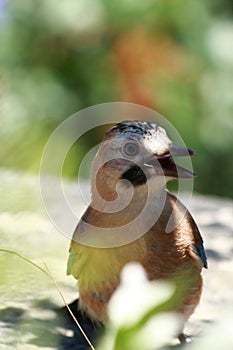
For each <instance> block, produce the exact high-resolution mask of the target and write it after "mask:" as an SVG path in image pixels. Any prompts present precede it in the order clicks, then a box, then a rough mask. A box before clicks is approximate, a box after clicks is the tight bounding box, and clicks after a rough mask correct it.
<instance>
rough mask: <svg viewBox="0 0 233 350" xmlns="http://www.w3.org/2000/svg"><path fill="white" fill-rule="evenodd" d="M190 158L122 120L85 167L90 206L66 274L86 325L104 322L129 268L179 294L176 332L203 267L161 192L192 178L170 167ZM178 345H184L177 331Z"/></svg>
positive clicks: (193, 232) (152, 127)
mask: <svg viewBox="0 0 233 350" xmlns="http://www.w3.org/2000/svg"><path fill="white" fill-rule="evenodd" d="M193 155H195V153H194V152H193V151H191V150H190V149H187V148H186V147H182V146H177V145H175V144H174V143H173V142H172V141H171V140H170V138H169V137H168V135H167V133H166V131H165V129H164V128H162V127H161V126H159V125H157V124H155V123H153V122H146V121H143V120H141V121H140V120H126V121H122V122H120V123H117V124H116V125H114V126H113V127H111V128H110V129H109V130H108V131H107V132H106V134H105V136H104V139H103V141H102V143H101V144H100V146H99V149H98V152H97V154H96V156H95V158H94V160H93V163H92V175H91V190H92V199H91V203H90V205H89V206H88V208H87V209H86V211H85V212H84V214H83V216H82V217H81V219H80V221H79V223H78V224H77V227H76V228H75V230H74V233H73V237H72V240H71V243H70V249H69V258H68V263H67V274H68V275H72V276H74V278H75V279H77V280H78V289H79V303H78V305H79V306H78V307H79V311H80V312H81V313H83V314H85V315H87V317H88V318H89V319H90V320H91V321H93V323H97V324H106V323H107V322H108V315H107V306H108V303H109V300H110V299H111V296H112V295H113V293H114V291H115V290H116V289H117V287H118V286H119V283H120V275H121V271H122V269H123V268H124V266H125V265H126V264H128V263H130V262H137V263H139V264H141V265H142V266H143V268H144V269H145V272H146V275H147V277H148V279H149V280H151V281H153V280H168V281H169V280H170V281H173V282H174V283H176V285H177V286H178V287H180V288H181V289H180V293H181V294H180V295H181V297H180V299H181V300H179V302H178V303H177V305H176V306H175V308H176V310H175V311H176V312H177V313H179V314H180V315H182V318H183V320H184V323H183V324H185V322H186V321H187V320H188V319H189V317H190V316H191V315H192V313H193V312H194V310H195V308H196V306H197V305H198V304H199V301H200V297H201V294H202V288H203V281H202V275H201V271H202V268H207V267H208V265H207V257H206V253H205V249H204V243H203V238H202V236H201V234H200V232H199V229H198V227H197V225H196V223H195V221H194V219H193V218H192V216H191V214H190V212H189V211H188V209H187V208H186V207H185V205H184V204H182V203H181V201H180V200H179V199H178V198H177V197H176V196H175V195H174V194H172V193H171V192H169V191H168V190H167V188H166V184H167V182H168V181H170V180H173V179H179V178H182V179H183V178H186V179H192V178H194V177H195V174H194V173H193V172H191V171H190V170H188V169H185V168H183V167H181V166H180V165H177V164H176V163H175V161H174V157H182V156H193ZM129 193H130V194H131V196H129ZM148 197H149V199H148ZM125 203H126V204H125ZM123 204H125V206H123ZM114 205H115V207H114ZM145 207H146V210H144V211H143V209H144V208H145ZM142 212H143V215H141V213H142ZM140 215H141V216H140ZM139 216H140V220H139V221H138V222H136V221H135V219H137V217H139ZM135 222H136V223H135ZM122 227H126V230H125V231H122V232H121V228H122ZM101 229H103V230H101ZM140 229H141V231H142V232H139V231H140ZM99 231H101V232H100V233H98V232H99ZM112 231H113V234H112ZM144 231H145V232H144ZM119 232H120V233H119ZM98 235H99V236H98ZM97 236H98V237H97ZM109 237H111V239H109ZM178 287H177V288H178ZM178 294H179V293H178ZM178 338H179V340H180V342H181V343H185V342H186V336H185V335H184V334H183V329H182V330H181V332H180V334H179V335H178Z"/></svg>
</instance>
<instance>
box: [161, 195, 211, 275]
mask: <svg viewBox="0 0 233 350" xmlns="http://www.w3.org/2000/svg"><path fill="white" fill-rule="evenodd" d="M167 193H168V200H169V202H170V205H171V207H172V208H174V206H176V207H175V208H176V209H175V211H176V212H180V213H183V215H184V218H183V219H182V223H181V231H182V232H185V233H184V234H186V235H188V236H189V239H190V240H191V242H192V245H191V246H190V251H189V253H190V255H191V257H192V258H194V259H196V260H197V258H198V260H199V261H200V262H201V263H202V265H203V267H205V268H208V263H207V256H206V253H205V249H204V241H203V238H202V236H201V234H200V231H199V229H198V227H197V224H196V222H195V221H194V219H193V217H192V215H191V214H190V212H189V211H188V209H187V208H186V207H185V206H184V205H183V204H182V203H181V201H180V200H179V199H178V198H176V197H175V196H174V195H173V194H172V193H170V192H168V191H167ZM178 216H179V215H178Z"/></svg>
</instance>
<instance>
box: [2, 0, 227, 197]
mask: <svg viewBox="0 0 233 350" xmlns="http://www.w3.org/2000/svg"><path fill="white" fill-rule="evenodd" d="M232 17H233V2H231V1H229V0H195V1H193V0H143V1H139V0H59V1H55V0H33V1H31V0H20V1H15V0H8V1H7V0H5V1H4V0H0V43H1V45H0V79H1V80H0V81H1V85H0V86H1V90H0V92H1V102H0V118H1V119H0V120H1V128H0V137H1V147H0V166H1V167H4V168H14V169H19V170H23V171H27V172H34V173H38V170H39V164H40V159H41V154H42V151H43V148H44V145H45V143H46V141H47V139H48V137H49V136H50V134H51V132H52V131H53V130H54V128H55V127H56V126H57V125H59V123H60V122H61V121H63V120H64V119H66V118H67V117H68V116H70V115H71V114H73V113H75V112H77V111H78V110H80V109H82V108H85V107H88V106H91V105H94V104H98V103H103V102H111V101H126V102H133V103H138V104H142V105H145V106H148V107H151V108H153V109H155V110H157V111H158V112H159V113H161V114H162V115H164V116H165V117H166V118H167V119H168V120H170V122H171V123H172V124H173V125H174V126H175V127H176V128H177V130H178V131H179V133H180V134H181V135H182V137H183V139H184V141H185V143H186V144H187V145H188V146H189V147H190V148H191V149H194V150H195V151H196V153H197V154H198V157H197V158H196V159H194V160H193V163H194V169H195V172H196V173H197V174H198V177H197V179H196V181H195V191H197V192H200V193H209V194H214V195H220V196H227V197H233V186H232V177H233V162H232V152H233V117H232V112H233V74H232V73H233V45H232V43H233V22H232ZM98 137H99V138H100V137H102V134H101V131H99V129H98V133H97V135H96V140H94V141H93V139H92V138H91V137H90V136H89V137H87V138H86V139H85V140H84V141H83V142H82V144H81V145H79V146H78V145H77V146H75V149H74V150H73V151H72V152H71V154H70V156H69V161H67V162H66V166H65V169H64V172H63V173H64V174H65V175H66V176H69V177H74V176H76V173H77V167H76V166H74V164H78V163H79V162H80V160H81V159H82V157H83V155H84V154H85V153H86V151H87V150H89V148H90V146H91V145H93V144H94V143H95V142H96V141H97V140H98Z"/></svg>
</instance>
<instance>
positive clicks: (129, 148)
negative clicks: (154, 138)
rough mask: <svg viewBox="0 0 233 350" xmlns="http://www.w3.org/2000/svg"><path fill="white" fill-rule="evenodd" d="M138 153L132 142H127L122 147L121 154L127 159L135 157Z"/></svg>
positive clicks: (136, 146) (135, 145)
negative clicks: (127, 157)
mask: <svg viewBox="0 0 233 350" xmlns="http://www.w3.org/2000/svg"><path fill="white" fill-rule="evenodd" d="M138 151H139V148H138V145H137V144H136V143H134V142H127V143H126V144H125V145H124V147H123V152H124V153H125V154H126V155H127V156H129V157H133V156H136V154H138Z"/></svg>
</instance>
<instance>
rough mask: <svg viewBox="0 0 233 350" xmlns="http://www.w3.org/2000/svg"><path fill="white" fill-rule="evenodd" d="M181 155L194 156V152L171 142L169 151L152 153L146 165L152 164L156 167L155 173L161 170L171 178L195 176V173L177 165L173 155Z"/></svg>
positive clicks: (162, 173)
mask: <svg viewBox="0 0 233 350" xmlns="http://www.w3.org/2000/svg"><path fill="white" fill-rule="evenodd" d="M183 156H195V153H194V152H193V151H191V150H190V149H187V148H185V147H181V146H176V145H173V144H171V145H170V147H169V151H168V152H166V153H165V154H161V155H156V154H155V155H154V156H153V157H152V158H151V159H150V160H149V162H147V164H146V165H149V166H154V167H156V168H157V174H159V173H160V172H161V175H165V176H167V177H172V178H181V179H182V178H183V179H191V178H194V177H196V175H195V174H194V173H193V172H191V171H190V170H188V169H185V168H183V167H181V166H180V165H177V164H176V163H175V162H174V160H173V157H183Z"/></svg>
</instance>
